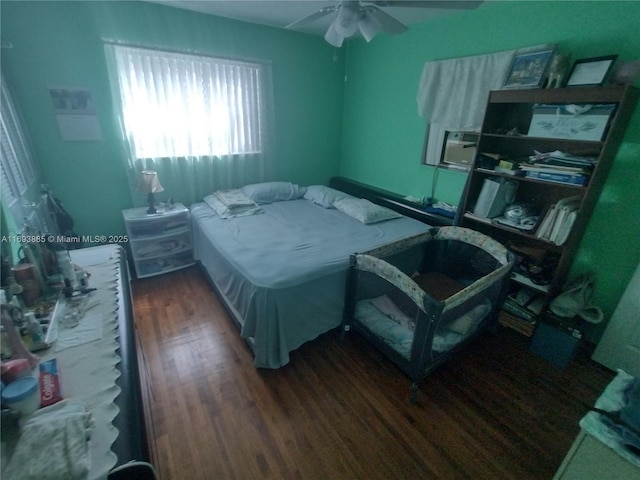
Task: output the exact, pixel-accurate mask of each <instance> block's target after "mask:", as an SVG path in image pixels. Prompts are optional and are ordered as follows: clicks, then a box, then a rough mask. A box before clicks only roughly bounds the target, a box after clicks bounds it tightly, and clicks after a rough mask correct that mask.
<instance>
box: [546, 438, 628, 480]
mask: <svg viewBox="0 0 640 480" xmlns="http://www.w3.org/2000/svg"><path fill="white" fill-rule="evenodd" d="M553 480H640V468H638V467H636V466H635V465H633V464H632V463H630V462H628V461H627V460H625V459H624V458H622V457H621V456H620V455H618V454H617V453H616V452H614V451H613V450H612V449H611V448H609V447H607V446H606V445H605V444H604V443H602V442H601V441H599V440H598V439H596V438H594V437H592V436H591V435H589V434H588V433H587V432H585V431H584V430H580V433H579V434H578V436H577V437H576V439H575V440H574V442H573V445H572V446H571V448H570V449H569V452H568V453H567V456H566V457H565V458H564V461H563V462H562V465H560V468H559V469H558V471H557V472H556V475H555V476H554V477H553Z"/></svg>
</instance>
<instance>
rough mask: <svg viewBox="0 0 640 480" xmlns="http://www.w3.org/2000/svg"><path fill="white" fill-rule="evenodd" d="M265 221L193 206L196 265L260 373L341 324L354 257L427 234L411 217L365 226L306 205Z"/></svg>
mask: <svg viewBox="0 0 640 480" xmlns="http://www.w3.org/2000/svg"><path fill="white" fill-rule="evenodd" d="M261 207H262V208H263V210H264V213H263V214H261V215H254V216H247V217H238V218H230V219H222V218H220V217H218V216H217V215H216V214H215V213H214V212H213V210H211V208H210V207H209V206H208V205H206V204H205V203H198V204H195V205H193V206H192V207H191V213H192V219H193V231H194V247H195V253H196V258H197V259H198V260H199V261H200V262H201V263H202V265H203V266H204V267H205V268H206V269H207V271H208V273H209V275H210V277H211V278H212V280H213V281H214V283H215V284H216V287H217V288H218V290H219V291H220V293H221V294H222V295H223V296H224V297H225V301H226V302H227V304H228V306H230V307H231V309H232V310H233V311H234V313H235V314H236V317H237V318H236V320H238V321H239V322H240V327H241V335H242V337H243V338H246V339H248V340H249V341H250V343H251V344H252V346H253V349H254V354H255V362H254V363H255V365H256V366H257V367H267V368H278V367H280V366H282V365H285V364H286V363H288V361H289V352H291V351H292V350H294V349H296V348H298V347H299V346H300V345H302V344H303V343H304V342H306V341H309V340H312V339H314V338H316V337H317V336H318V335H320V334H322V333H324V332H326V331H328V330H330V329H332V328H335V327H337V326H339V325H340V323H341V321H342V308H343V305H344V284H345V278H346V271H347V267H348V263H349V255H350V254H352V253H354V252H360V251H365V250H369V249H371V248H374V247H377V246H380V245H383V244H386V243H388V242H393V241H396V240H399V239H402V238H405V237H408V236H412V235H416V234H418V233H422V232H424V231H426V230H428V228H429V226H428V225H425V224H423V223H421V222H418V221H417V220H413V219H410V218H407V217H403V218H399V219H393V220H387V221H384V222H380V223H376V224H372V225H365V224H363V223H361V222H359V221H358V220H355V219H353V218H351V217H349V216H347V215H345V214H343V213H341V212H339V211H337V210H335V209H325V208H322V207H319V206H317V205H315V204H313V203H312V202H310V201H308V200H306V199H298V200H291V201H285V202H276V203H271V204H267V205H261Z"/></svg>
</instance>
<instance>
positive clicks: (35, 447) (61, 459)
mask: <svg viewBox="0 0 640 480" xmlns="http://www.w3.org/2000/svg"><path fill="white" fill-rule="evenodd" d="M92 430H93V421H92V418H91V414H90V413H89V412H87V411H86V410H85V408H84V405H83V404H82V403H79V402H70V401H66V400H63V401H62V402H59V403H57V404H55V405H52V406H51V407H46V408H43V409H41V410H39V411H37V412H36V413H34V414H33V415H32V416H30V417H29V418H28V419H27V420H26V421H25V422H24V424H23V425H22V428H21V434H20V439H19V440H18V444H17V445H16V449H15V452H14V453H13V455H12V456H11V459H10V460H9V463H8V464H7V468H6V470H5V471H4V473H3V476H2V478H4V479H5V480H59V479H61V478H64V479H65V480H85V479H86V478H87V476H88V473H89V470H90V467H91V455H90V454H89V438H90V437H91V432H92ZM34 452H35V453H34Z"/></svg>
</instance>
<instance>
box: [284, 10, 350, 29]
mask: <svg viewBox="0 0 640 480" xmlns="http://www.w3.org/2000/svg"><path fill="white" fill-rule="evenodd" d="M338 8H339V6H338V5H334V6H332V7H324V8H321V9H320V10H318V11H317V12H316V13H312V14H311V15H307V16H306V17H304V18H301V19H300V20H296V21H295V22H293V23H290V24H289V25H287V26H286V27H284V28H297V27H301V26H304V25H306V24H308V23H311V22H313V21H315V20H317V19H319V18H322V17H324V16H326V15H329V14H331V13H333V12H335V11H336V10H338Z"/></svg>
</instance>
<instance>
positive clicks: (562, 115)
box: [454, 85, 638, 336]
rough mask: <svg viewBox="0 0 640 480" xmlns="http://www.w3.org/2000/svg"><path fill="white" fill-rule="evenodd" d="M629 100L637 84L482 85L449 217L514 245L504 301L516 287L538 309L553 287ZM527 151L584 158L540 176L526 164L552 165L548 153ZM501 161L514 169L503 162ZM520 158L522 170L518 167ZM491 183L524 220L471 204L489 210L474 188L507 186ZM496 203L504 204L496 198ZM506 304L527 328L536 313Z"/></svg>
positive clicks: (508, 314)
mask: <svg viewBox="0 0 640 480" xmlns="http://www.w3.org/2000/svg"><path fill="white" fill-rule="evenodd" d="M637 100H638V89H637V88H636V87H633V86H629V85H627V86H607V87H573V88H559V89H527V90H497V91H492V92H490V94H489V99H488V102H487V108H486V111H485V118H484V122H483V126H482V130H481V132H480V137H479V140H478V146H477V150H476V152H477V153H476V157H475V159H474V163H473V165H472V167H471V170H470V173H469V176H468V178H467V183H466V186H465V189H464V192H463V195H462V199H461V201H460V205H459V208H458V214H457V217H456V219H455V221H454V223H455V224H457V225H463V226H466V227H469V228H473V229H475V230H478V231H481V232H482V233H485V234H487V235H489V236H491V237H493V238H495V239H496V240H498V241H500V242H501V243H503V244H504V245H505V246H507V248H509V249H511V250H512V251H513V252H514V253H515V254H516V256H517V257H518V259H519V263H518V265H517V267H516V271H515V273H514V275H513V277H512V282H511V292H510V299H511V304H513V300H514V299H515V297H516V295H517V293H518V292H519V291H521V290H522V288H523V287H526V289H527V290H530V291H531V292H533V293H534V296H537V297H542V298H543V299H544V301H543V308H544V307H546V304H547V303H548V301H549V300H550V299H551V298H553V297H554V296H555V295H557V294H558V293H559V292H560V291H561V288H562V286H563V285H564V283H565V282H566V280H567V275H568V273H569V270H570V268H571V264H572V261H573V258H574V255H575V253H576V251H577V249H578V246H579V243H580V239H581V238H582V235H583V233H584V230H585V228H586V226H587V225H588V222H589V218H590V216H591V213H592V211H593V208H594V206H595V204H596V202H597V200H598V196H599V195H600V192H601V190H602V187H603V185H604V183H605V181H606V179H607V176H608V173H609V170H610V168H611V165H612V163H613V161H614V158H615V155H616V152H617V151H618V148H619V146H620V143H621V142H622V138H623V136H624V133H625V130H626V128H627V124H628V122H629V119H630V117H631V115H632V113H633V110H634V108H635V105H636V103H637ZM550 112H552V113H553V115H552V116H549V113H550ZM576 112H577V113H576ZM596 115H597V116H596ZM603 115H604V117H603ZM530 133H531V135H530ZM536 152H541V153H550V152H561V154H562V155H566V156H568V157H569V158H572V159H576V161H577V162H582V161H584V162H587V161H588V162H590V165H589V166H588V167H585V169H584V170H580V171H579V172H578V169H576V170H573V169H572V168H569V169H564V170H563V169H562V168H560V169H558V170H550V174H549V175H546V176H547V177H548V178H536V177H540V175H538V174H531V173H530V172H531V171H535V170H538V169H539V168H538V167H541V166H542V167H545V168H551V169H553V168H554V166H553V165H552V166H551V167H549V166H548V165H541V163H544V162H551V163H554V162H555V160H553V161H551V160H547V159H546V157H544V156H543V158H538V160H537V161H538V162H540V163H536V164H533V165H532V163H533V162H534V160H532V159H533V158H534V156H535V155H536ZM547 157H552V156H551V155H549V156H547ZM500 160H504V162H502V163H500ZM509 164H511V165H512V166H511V168H512V170H513V171H508V170H509V166H510V165H509ZM527 164H528V167H529V170H526V169H525V168H523V166H525V167H526V166H527ZM496 167H498V169H497V170H496V169H495V168H496ZM501 167H502V168H501ZM578 173H579V174H580V175H581V176H576V175H577V174H578ZM544 176H545V175H543V177H544ZM496 184H499V185H503V184H506V185H507V186H508V187H509V188H508V191H509V195H508V196H509V198H506V197H507V194H505V199H504V202H503V203H505V204H506V205H509V204H511V203H515V204H518V205H524V206H526V207H527V210H528V211H529V213H530V215H529V218H528V226H526V227H525V225H522V224H518V221H519V220H520V219H516V221H515V223H513V222H509V221H505V220H507V219H506V218H505V214H504V213H503V214H501V215H498V216H497V217H496V216H494V213H493V212H492V213H491V214H488V215H487V216H483V215H482V214H479V213H478V212H480V213H482V212H485V213H486V212H488V210H487V209H486V208H483V207H484V206H486V205H484V202H486V198H487V195H486V192H483V190H488V189H494V190H493V191H497V192H498V194H497V195H496V194H494V196H490V197H489V198H496V196H497V197H498V198H500V196H501V195H502V191H503V190H505V189H506V187H505V189H503V188H502V187H500V189H499V190H495V188H498V187H496ZM505 191H506V190H505ZM514 192H515V193H514ZM479 199H480V202H479V201H478V200H479ZM481 203H483V205H481ZM498 203H499V202H498ZM565 207H566V208H565ZM498 209H499V210H501V211H503V212H504V210H505V208H504V207H502V206H500V205H498ZM492 211H495V209H492ZM560 211H562V213H563V214H562V216H560V217H559V212H560ZM559 218H560V219H559ZM567 218H569V219H570V220H569V223H567ZM532 222H533V226H531V224H532ZM554 222H555V223H554ZM544 224H546V227H544V226H543V225H544ZM510 299H509V298H508V299H507V302H510ZM536 305H537V306H538V307H539V305H540V301H539V300H538V301H537V302H536ZM507 306H508V305H507V303H505V308H504V311H503V312H502V313H501V315H500V317H499V319H500V321H501V323H503V324H504V325H506V326H509V327H511V328H514V329H516V330H518V331H520V332H521V333H523V334H525V335H528V336H530V335H531V334H532V332H533V327H534V326H535V324H536V321H537V317H538V315H539V314H536V313H535V312H534V313H533V315H527V314H530V313H531V312H530V311H529V310H526V311H525V312H523V313H522V315H518V313H519V312H518V308H512V309H510V310H509V311H507V309H506V307H507ZM516 307H521V305H516ZM525 317H528V318H525Z"/></svg>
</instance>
